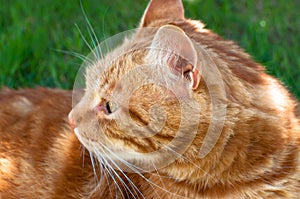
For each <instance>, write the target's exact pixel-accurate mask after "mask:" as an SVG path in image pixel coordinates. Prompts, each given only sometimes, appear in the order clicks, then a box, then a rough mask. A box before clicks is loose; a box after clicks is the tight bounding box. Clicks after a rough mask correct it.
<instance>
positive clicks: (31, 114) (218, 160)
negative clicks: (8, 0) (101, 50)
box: [0, 0, 300, 199]
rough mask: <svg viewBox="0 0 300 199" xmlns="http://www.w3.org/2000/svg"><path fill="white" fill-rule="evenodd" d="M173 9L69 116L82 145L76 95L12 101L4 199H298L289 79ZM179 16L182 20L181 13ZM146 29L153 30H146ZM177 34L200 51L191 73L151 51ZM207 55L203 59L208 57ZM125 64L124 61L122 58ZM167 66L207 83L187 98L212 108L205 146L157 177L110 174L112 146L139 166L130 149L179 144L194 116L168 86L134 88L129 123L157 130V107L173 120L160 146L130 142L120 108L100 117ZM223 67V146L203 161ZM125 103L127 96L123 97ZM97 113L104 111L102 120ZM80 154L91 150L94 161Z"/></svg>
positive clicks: (147, 20) (2, 101)
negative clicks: (151, 68) (155, 66)
mask: <svg viewBox="0 0 300 199" xmlns="http://www.w3.org/2000/svg"><path fill="white" fill-rule="evenodd" d="M163 2H164V1H159V0H153V1H151V3H150V5H149V6H148V8H147V10H146V12H145V14H144V17H143V19H142V21H141V25H140V26H141V29H140V30H138V31H137V32H136V33H135V35H134V37H133V38H134V39H131V40H128V41H125V42H124V44H122V46H121V47H118V48H116V49H115V50H114V51H113V52H111V53H109V54H108V55H107V56H106V58H105V59H104V60H98V61H99V62H97V63H95V64H94V66H91V67H89V69H88V70H87V76H86V85H87V88H86V91H85V94H84V97H83V98H82V99H81V101H80V103H79V104H77V106H75V107H74V108H73V110H72V112H71V114H70V116H69V119H70V120H71V123H72V124H73V125H74V127H76V130H75V132H76V135H77V137H78V139H79V141H80V142H81V143H80V142H79V141H78V140H77V138H76V136H75V135H74V132H73V131H72V130H71V128H70V127H69V126H68V125H67V114H68V112H69V111H70V110H71V100H72V99H71V98H72V94H71V92H70V91H61V90H50V89H44V88H38V89H34V90H30V89H26V90H19V91H12V90H9V89H3V90H2V91H1V93H0V132H1V133H0V140H1V146H0V196H1V197H3V198H116V197H121V198H143V197H144V198H159V197H161V198H166V199H167V198H298V196H299V195H300V148H299V147H300V121H299V106H297V102H296V101H295V100H293V99H292V97H291V95H290V94H289V92H288V91H287V90H286V89H285V88H284V87H283V86H282V85H281V83H280V82H279V81H277V80H276V79H275V78H273V77H271V76H269V75H267V74H266V73H265V72H264V69H263V67H262V66H261V65H260V64H258V63H255V62H254V61H253V60H252V59H251V57H250V56H249V55H248V54H246V53H245V52H244V51H243V50H242V49H240V48H239V47H238V46H237V45H236V44H235V43H234V42H232V41H227V40H224V39H223V38H222V37H220V36H218V35H216V34H214V33H212V32H211V31H209V30H207V29H205V28H204V25H203V24H202V23H201V22H199V21H194V20H187V19H184V17H183V13H184V11H183V8H182V3H181V2H180V1H176V0H174V1H171V0H170V1H168V2H173V3H171V4H170V8H169V12H165V8H166V4H165V3H163ZM173 10H176V11H178V12H179V13H180V14H179V15H174V12H171V11H173ZM166 25H167V26H166ZM147 27H152V29H151V30H149V31H143V30H146V28H147ZM169 30H171V31H173V33H174V35H175V36H176V35H178V36H179V37H181V36H182V37H181V39H182V40H180V41H181V43H180V45H179V46H177V47H178V48H179V47H181V46H183V47H182V49H183V50H182V51H184V52H187V51H188V52H189V53H188V54H187V57H185V58H188V61H189V63H188V64H187V63H186V61H182V60H180V59H179V61H177V62H174V57H173V54H172V53H168V52H165V51H162V52H158V51H155V50H151V49H149V48H148V47H149V46H153V47H161V46H168V47H169V46H172V45H176V42H175V44H172V43H170V42H172V41H173V40H172V39H170V35H168V34H167V35H164V34H163V33H164V31H169ZM174 35H172V36H174ZM200 49H203V50H202V51H201V52H200ZM182 51H180V52H181V53H184V52H182ZM195 51H196V53H195V54H192V53H193V52H195ZM202 52H204V54H203V53H202ZM115 55H120V56H118V57H117V58H115ZM195 56H196V57H195ZM164 57H167V58H168V59H166V61H165V64H169V65H170V68H175V72H174V71H172V70H171V71H168V70H165V69H164V68H162V69H161V70H162V72H165V73H170V75H173V73H174V74H177V73H176V70H177V69H176V67H183V68H184V70H185V69H186V70H190V68H189V67H190V66H191V65H192V67H194V69H195V70H193V71H188V72H192V73H193V72H195V71H196V70H197V74H193V75H192V76H191V77H190V79H188V80H191V79H193V78H199V77H198V73H199V74H200V76H202V77H200V80H199V81H195V82H196V83H194V84H193V87H194V85H197V87H195V88H193V89H190V90H188V91H186V92H188V93H190V94H191V96H192V97H193V99H195V101H196V102H197V103H198V104H200V105H201V109H200V110H201V111H200V113H197V114H199V115H200V117H199V125H198V128H197V132H196V136H195V138H194V139H193V141H192V143H191V144H190V145H189V146H188V148H187V150H186V151H184V153H183V155H182V156H180V157H178V158H177V159H176V160H175V161H174V162H172V163H170V164H168V165H167V166H165V167H163V168H158V169H157V170H155V171H152V172H145V173H140V172H132V173H131V172H125V173H123V172H122V171H120V169H112V168H109V167H110V166H113V164H114V163H113V162H111V161H110V160H109V158H107V156H106V155H107V154H109V153H110V152H109V151H108V150H107V149H106V147H108V148H111V149H114V150H116V151H117V152H119V153H117V155H119V157H121V158H122V159H123V160H125V161H127V159H130V157H123V156H122V153H121V152H123V151H127V150H130V151H134V152H135V153H136V154H139V155H141V156H142V155H145V154H147V153H150V152H153V151H157V150H159V149H160V148H161V147H162V145H163V144H167V143H169V142H170V141H171V140H172V139H174V137H176V131H178V129H179V128H180V122H181V119H182V118H181V116H182V111H184V110H182V109H181V106H180V101H179V99H178V98H176V97H174V93H171V92H169V91H168V89H166V88H164V87H160V86H157V85H153V84H148V85H144V86H142V87H140V88H139V89H137V90H135V91H134V92H133V93H132V95H131V96H130V100H129V116H128V117H130V118H132V120H133V121H134V122H136V123H137V124H139V126H146V125H148V124H150V123H151V121H152V120H153V118H152V116H151V114H150V112H151V111H150V109H151V107H153V106H156V105H159V106H160V109H158V110H156V111H158V112H154V114H156V116H161V115H162V114H161V113H160V112H159V110H161V109H163V110H165V113H166V114H165V117H166V122H165V123H164V126H163V128H162V129H161V130H160V131H159V133H157V134H155V135H153V136H150V137H145V138H141V137H136V136H134V135H132V134H130V133H129V132H130V129H134V127H133V126H130V125H129V123H128V125H129V126H126V124H125V127H126V128H122V125H119V124H118V120H117V119H115V117H117V116H119V115H121V113H122V111H123V110H122V107H121V106H119V107H118V108H117V110H116V111H115V112H113V113H111V114H108V113H107V112H105V111H104V112H102V111H98V110H104V109H103V107H104V105H105V104H106V102H113V100H114V99H112V92H113V90H114V89H116V91H117V93H125V94H126V92H127V91H129V90H130V88H129V87H130V85H134V84H135V83H138V82H139V81H140V79H139V78H141V79H143V78H142V77H141V73H137V74H136V76H133V77H131V79H129V80H128V81H129V83H130V84H127V86H129V87H125V88H124V86H126V82H122V83H123V84H122V85H121V86H120V87H118V86H117V85H118V82H119V81H121V78H122V75H124V74H126V73H127V72H128V71H131V70H133V69H137V68H138V67H139V65H141V64H151V63H154V62H161V59H157V58H164ZM207 57H210V58H211V60H213V61H207V62H205V63H206V64H203V63H204V62H201V61H203V60H205V59H206V58H207ZM111 59H114V61H113V62H112V63H110V62H109V63H110V65H108V66H107V68H106V70H105V71H104V73H103V74H101V75H100V74H99V71H101V67H103V65H105V64H107V63H108V62H107V61H106V60H111ZM207 60H209V59H207ZM212 64H215V66H216V67H217V69H218V71H219V72H220V76H221V79H222V81H223V82H224V90H225V92H226V98H219V99H218V100H219V101H222V102H223V103H226V118H225V122H224V126H223V128H222V131H221V134H220V137H219V139H218V140H217V142H216V144H215V145H214V147H213V149H212V150H211V151H210V153H208V154H207V155H206V156H205V157H203V158H202V157H200V156H199V153H200V148H201V145H202V144H203V142H204V139H205V138H204V137H205V135H206V132H207V130H208V128H209V124H210V121H211V117H212V115H213V113H212V101H213V96H212V94H211V93H220V92H221V91H220V90H219V89H218V88H217V87H213V88H211V85H209V78H208V77H207V76H210V75H213V73H212V72H211V71H210V69H211V67H212ZM158 75H159V73H158ZM177 75H178V74H177ZM122 86H123V87H122ZM183 93H184V92H183ZM120 99H122V95H121V97H120V98H115V100H120ZM121 102H122V101H120V103H121ZM95 106H96V107H99V106H100V107H101V109H97V111H95V109H94V108H95ZM95 113H96V114H95ZM193 114H194V113H193V111H192V110H191V116H190V117H191V118H192V117H193V116H195V115H196V114H195V115H193ZM125 119H127V118H125ZM154 119H155V118H154ZM125 121H127V120H125ZM125 123H126V122H125ZM184 128H185V129H184V130H185V133H187V134H188V133H190V132H191V131H192V127H189V126H185V127H184ZM81 144H83V146H84V147H85V148H87V150H86V149H84V150H83V151H85V153H83V154H81V152H82V150H81ZM89 151H90V153H89ZM97 158H98V159H97ZM103 159H104V160H103ZM97 160H99V162H100V163H99V164H97ZM93 161H94V162H95V163H93ZM145 161H146V160H145ZM113 168H115V167H113ZM124 171H125V170H124Z"/></svg>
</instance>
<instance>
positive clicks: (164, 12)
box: [140, 0, 184, 27]
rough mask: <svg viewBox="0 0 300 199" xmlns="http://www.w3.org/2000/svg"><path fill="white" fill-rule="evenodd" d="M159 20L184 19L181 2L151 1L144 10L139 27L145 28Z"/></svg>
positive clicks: (174, 0)
mask: <svg viewBox="0 0 300 199" xmlns="http://www.w3.org/2000/svg"><path fill="white" fill-rule="evenodd" d="M161 19H184V8H183V5H182V2H181V0H151V1H150V3H149V4H148V7H147V8H146V10H145V13H144V16H143V18H142V20H141V24H140V27H147V26H148V25H149V24H151V23H152V22H153V21H157V20H161Z"/></svg>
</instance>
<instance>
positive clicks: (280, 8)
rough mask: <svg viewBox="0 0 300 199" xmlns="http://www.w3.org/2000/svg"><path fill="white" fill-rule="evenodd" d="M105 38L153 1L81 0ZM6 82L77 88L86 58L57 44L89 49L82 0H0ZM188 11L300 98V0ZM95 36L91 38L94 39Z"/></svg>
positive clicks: (190, 5) (217, 4)
mask: <svg viewBox="0 0 300 199" xmlns="http://www.w3.org/2000/svg"><path fill="white" fill-rule="evenodd" d="M82 2H83V7H84V9H85V11H86V13H87V16H88V18H89V20H90V21H91V24H92V25H93V27H94V29H95V32H96V34H97V36H98V39H99V40H100V41H102V40H103V39H104V38H107V37H109V36H112V35H114V34H117V33H119V32H121V31H124V30H128V29H132V28H135V27H136V26H137V24H138V22H139V20H140V17H141V16H142V14H143V12H144V9H145V7H146V5H147V1H145V0H144V1H129V0H82ZM0 5H1V6H0V71H1V72H0V86H9V87H14V88H20V87H34V86H37V85H41V86H47V87H60V88H66V89H70V88H72V86H73V81H74V78H75V75H76V72H77V70H78V68H79V67H80V65H81V60H80V59H78V58H76V57H73V56H71V55H68V54H65V53H61V52H59V51H57V50H66V51H73V52H77V53H80V54H83V55H87V54H88V53H89V49H88V48H87V46H86V45H85V44H84V42H83V40H82V38H81V36H80V33H79V31H78V29H77V28H76V26H75V24H78V26H79V28H80V29H81V31H82V32H83V34H84V35H85V36H87V37H88V34H89V33H88V29H87V25H86V21H85V19H84V16H83V12H82V10H81V8H80V2H79V0H67V1H61V0H51V1H49V0H39V1H34V0H9V1H6V0H0ZM184 5H185V8H186V16H187V17H189V18H193V19H201V20H202V21H203V22H204V23H206V24H207V27H208V28H210V29H212V30H214V31H215V32H217V33H219V34H220V35H222V36H224V37H225V38H228V39H232V40H235V41H236V42H237V43H238V44H240V45H241V46H242V47H243V48H245V49H246V51H247V52H249V53H250V54H251V55H252V56H253V57H254V59H255V60H256V61H258V62H260V63H262V64H263V65H265V66H266V68H267V71H268V72H269V73H270V74H272V75H275V76H276V77H278V78H279V79H280V80H281V81H283V82H284V84H285V85H286V86H287V87H288V88H289V89H290V90H291V91H292V92H293V93H294V94H295V95H296V96H297V97H298V98H300V86H299V85H300V56H299V55H300V45H299V44H300V18H299V14H298V13H299V8H300V1H298V0H294V1H292V0H289V1H286V0H277V1H273V0H268V1H262V0H259V1H249V0H241V1H225V0H223V1H221V0H216V1H207V0H206V1H205V0H191V1H184ZM89 42H91V41H90V40H89Z"/></svg>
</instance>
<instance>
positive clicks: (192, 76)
mask: <svg viewBox="0 0 300 199" xmlns="http://www.w3.org/2000/svg"><path fill="white" fill-rule="evenodd" d="M147 59H148V60H152V63H158V64H161V65H168V66H169V67H170V68H171V70H172V71H174V72H175V73H176V74H179V75H182V76H186V77H187V79H189V80H190V81H191V88H192V89H194V90H195V89H196V88H197V87H198V85H199V82H200V72H199V71H200V69H199V67H200V66H199V64H198V53H197V51H196V49H195V46H194V44H193V42H192V41H191V39H190V38H189V37H188V36H187V35H186V34H185V32H184V31H183V30H182V29H180V28H179V27H177V26H173V25H165V26H162V27H160V28H159V29H158V31H157V32H156V34H155V36H154V38H153V41H152V43H151V46H150V50H149V53H148V56H147Z"/></svg>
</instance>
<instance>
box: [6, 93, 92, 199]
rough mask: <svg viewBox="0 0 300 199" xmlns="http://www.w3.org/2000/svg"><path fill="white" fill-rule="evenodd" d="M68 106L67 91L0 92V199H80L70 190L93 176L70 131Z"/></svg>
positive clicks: (70, 102) (70, 97) (70, 103)
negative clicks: (73, 198)
mask: <svg viewBox="0 0 300 199" xmlns="http://www.w3.org/2000/svg"><path fill="white" fill-rule="evenodd" d="M71 106H72V93H71V92H70V91H62V90H57V89H45V88H38V89H25V90H19V91H15V90H10V89H2V90H1V91H0V142H1V144H0V198H56V197H57V198H64V197H63V196H65V197H66V198H72V197H76V198H80V197H82V196H80V195H77V194H76V193H79V192H80V191H79V190H78V191H79V192H78V191H77V192H74V190H76V189H80V188H78V187H83V186H82V185H83V184H84V183H86V182H85V181H87V179H88V178H89V176H90V175H91V173H90V171H89V168H84V165H83V163H82V161H83V158H82V157H81V154H80V153H81V148H80V144H79V142H78V141H77V139H76V137H75V135H74V133H73V132H72V131H71V130H70V128H69V127H68V123H67V114H68V112H69V111H70V109H71ZM86 165H88V164H86ZM86 167H88V166H86Z"/></svg>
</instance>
